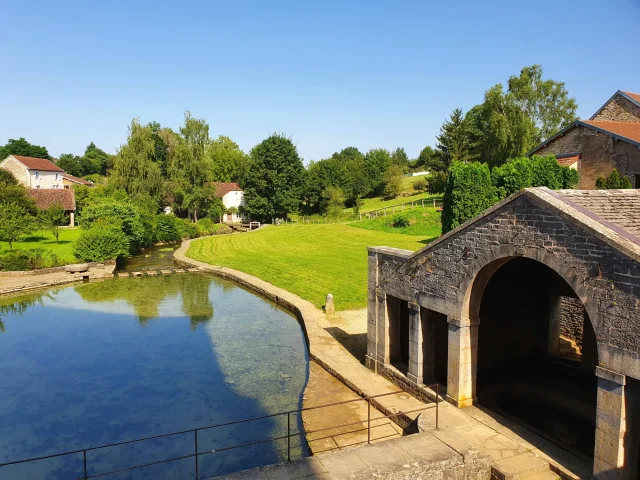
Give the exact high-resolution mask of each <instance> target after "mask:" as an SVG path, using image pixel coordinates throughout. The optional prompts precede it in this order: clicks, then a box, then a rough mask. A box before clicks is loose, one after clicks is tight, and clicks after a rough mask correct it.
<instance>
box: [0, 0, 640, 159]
mask: <svg viewBox="0 0 640 480" xmlns="http://www.w3.org/2000/svg"><path fill="white" fill-rule="evenodd" d="M0 14H1V15H2V17H3V21H2V28H1V29H0V65H1V67H0V71H1V74H0V113H1V115H0V144H3V143H5V142H6V140H7V139H8V138H18V137H20V136H23V137H25V138H27V140H29V141H30V142H32V143H37V144H40V145H44V146H46V147H47V148H48V149H49V152H50V153H51V154H52V155H54V156H58V155H60V154H61V153H66V152H71V153H75V154H81V153H82V152H83V150H84V147H85V146H86V145H87V144H88V143H89V142H91V141H94V142H95V143H96V144H97V145H98V146H99V147H101V148H103V149H104V150H106V151H108V152H111V153H114V152H115V151H116V149H117V147H118V146H119V145H120V144H122V143H123V142H124V141H125V138H126V129H127V125H128V124H129V122H130V121H131V119H132V118H134V117H138V118H140V120H141V121H142V122H148V121H151V120H156V121H158V122H160V123H161V124H162V125H166V126H170V127H173V128H177V127H178V126H179V124H180V123H181V121H182V117H183V112H184V111H185V110H187V109H188V110H190V111H191V112H192V113H193V114H194V115H195V116H197V117H204V118H205V119H206V120H208V122H209V124H210V126H211V132H212V135H214V136H215V135H218V134H224V135H228V136H230V137H231V138H233V139H234V140H235V141H236V142H238V143H239V144H240V146H241V147H242V148H243V149H244V150H247V151H248V150H249V149H251V147H253V146H254V145H255V144H257V143H258V142H260V141H261V140H262V139H264V138H266V137H267V136H268V135H269V134H270V133H272V132H283V133H286V134H287V135H289V136H290V137H291V138H292V139H293V141H294V143H295V144H296V145H297V146H298V149H299V152H300V154H301V156H302V157H303V158H304V159H305V162H308V161H309V160H312V159H320V158H324V157H327V156H329V155H331V153H333V152H334V151H337V150H340V149H342V148H343V147H346V146H349V145H354V146H356V147H358V148H359V149H361V150H362V151H366V150H368V149H370V148H375V147H384V148H389V149H393V148H395V147H397V146H402V147H405V149H406V150H407V153H408V154H409V156H410V157H415V156H417V154H418V152H419V151H420V149H421V148H422V147H424V146H425V145H428V144H431V145H433V144H434V143H435V135H436V134H437V133H438V130H439V127H440V125H441V124H442V122H443V120H444V119H445V118H446V117H447V116H448V115H449V114H450V113H451V111H452V110H453V109H454V108H456V107H460V108H462V109H464V110H465V111H466V110H467V109H469V108H470V107H472V106H473V105H475V104H477V103H479V102H481V101H482V97H483V94H484V91H485V90H487V89H488V88H489V87H491V86H492V85H494V84H496V83H499V82H505V81H506V80H507V78H508V76H509V75H511V74H515V73H517V72H519V70H520V68H522V67H523V66H524V65H530V64H533V63H541V64H542V65H543V67H544V71H545V76H546V77H550V78H553V79H555V80H562V81H564V82H565V83H566V84H567V88H568V90H569V92H570V94H571V95H572V96H574V97H575V98H576V99H577V100H578V104H579V110H578V114H579V115H580V116H581V117H589V116H590V115H591V114H592V113H593V112H594V111H595V110H596V109H597V108H598V107H599V106H600V105H601V104H602V103H604V101H605V100H607V99H608V98H609V97H610V96H611V95H612V94H613V93H614V92H615V91H616V90H618V89H622V90H630V91H636V92H639V93H640V48H639V46H640V0H607V1H602V0H598V1H595V0H579V1H576V0H566V1H558V0H555V1H550V0H540V1H527V2H524V1H518V0H516V1H484V2H479V1H475V0H468V1H438V2H433V1H427V0H422V1H386V2H381V1H375V0H373V1H372V0H367V1H348V0H344V1H333V0H329V1H322V2H309V1H304V0H295V1H287V2H285V1H278V0H271V1H266V0H265V1H235V2H234V1H224V2H217V1H205V0H201V1H189V0H183V1H172V2H165V1H154V2H140V1H120V0H114V1H108V2H86V1H78V2H66V1H64V0H60V1H56V2H53V1H48V0H47V1H38V2H36V1H28V0H25V1H20V2H17V1H14V2H9V1H5V2H2V5H1V6H0Z"/></svg>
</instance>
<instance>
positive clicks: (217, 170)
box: [207, 135, 248, 183]
mask: <svg viewBox="0 0 640 480" xmlns="http://www.w3.org/2000/svg"><path fill="white" fill-rule="evenodd" d="M207 156H208V158H209V159H210V160H211V164H212V172H211V175H212V178H213V179H214V180H215V181H217V182H240V183H244V182H243V180H244V176H245V172H246V169H247V162H248V157H247V155H246V154H245V153H244V152H243V151H242V150H240V147H239V146H238V144H237V143H236V142H234V141H233V140H231V139H230V138H229V137H225V136H224V135H220V136H219V137H218V138H216V139H215V140H214V141H213V142H211V144H210V145H209V147H208V148H207Z"/></svg>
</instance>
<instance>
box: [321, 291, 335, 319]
mask: <svg viewBox="0 0 640 480" xmlns="http://www.w3.org/2000/svg"><path fill="white" fill-rule="evenodd" d="M324 311H325V313H326V314H327V315H333V314H334V313H336V307H335V305H334V304H333V295H332V294H330V293H327V300H326V301H325V304H324Z"/></svg>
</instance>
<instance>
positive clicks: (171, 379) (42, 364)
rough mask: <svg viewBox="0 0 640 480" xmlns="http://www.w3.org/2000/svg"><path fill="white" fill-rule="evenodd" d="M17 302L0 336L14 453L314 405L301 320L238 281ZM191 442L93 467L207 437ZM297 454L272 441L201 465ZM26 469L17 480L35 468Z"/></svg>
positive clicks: (132, 285) (38, 468) (59, 472)
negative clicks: (307, 398)
mask: <svg viewBox="0 0 640 480" xmlns="http://www.w3.org/2000/svg"><path fill="white" fill-rule="evenodd" d="M4 300H6V299H4ZM13 300H14V302H13V303H10V305H11V306H12V307H13V310H10V309H9V310H3V311H4V312H5V313H3V315H2V320H3V324H4V328H5V330H6V332H5V333H0V378H2V380H3V381H2V382H0V395H2V398H3V407H2V409H0V463H2V462H5V461H12V460H15V459H21V458H30V457H35V456H40V455H48V454H54V453H57V452H61V451H67V450H75V449H78V448H85V447H87V446H93V445H102V444H107V443H112V442H118V441H125V440H130V439H135V438H141V437H145V436H151V435H158V434H163V433H168V432H171V431H177V430H182V429H186V428H194V427H198V426H203V425H211V424H217V423H225V422H229V421H233V420H239V419H245V418H251V417H258V416H262V415H269V414H274V413H278V412H281V411H287V410H295V409H297V408H299V407H300V402H301V395H302V392H303V390H304V387H305V384H306V378H307V369H308V355H307V351H306V346H305V344H304V337H303V334H302V331H301V329H300V326H299V325H298V323H297V321H296V320H295V318H293V317H292V316H291V315H289V314H287V313H285V312H283V311H281V310H280V309H278V308H277V307H276V306H274V305H273V304H270V303H269V302H267V301H265V300H263V299H261V298H259V297H257V296H255V295H253V294H251V293H249V292H247V291H245V290H243V289H241V288H239V287H237V286H235V285H233V284H231V283H229V282H225V281H221V280H218V279H215V278H213V277H209V276H206V275H203V274H195V273H190V274H184V275H170V276H158V277H141V278H119V279H112V280H111V279H110V280H105V281H97V282H91V283H87V284H82V285H78V286H75V287H66V288H61V289H57V290H55V291H51V292H48V293H46V294H36V295H34V294H32V295H26V296H21V297H14V298H13ZM20 302H22V303H20ZM283 374H284V375H288V376H289V378H286V379H285V378H283ZM27 405H28V408H25V406H27ZM292 417H293V416H292ZM296 420H297V419H296V418H294V419H293V421H294V423H292V428H293V429H295V428H301V426H300V425H298V426H297V427H296ZM298 420H299V419H298ZM283 431H285V432H286V418H276V419H267V420H263V421H261V422H260V423H259V424H258V425H253V424H251V423H249V424H240V425H238V426H236V427H233V428H232V427H225V428H223V429H214V430H211V431H205V432H201V433H200V436H199V439H198V441H199V445H200V448H201V449H203V450H214V449H220V448H224V447H225V446H230V445H235V444H238V443H248V442H251V441H255V440H260V439H263V438H267V437H270V436H279V435H282V433H283ZM256 435H258V436H259V437H260V438H256ZM183 440H184V439H182V440H181V439H172V440H171V441H168V442H165V443H161V442H160V444H158V445H150V444H149V442H147V443H144V444H139V445H136V447H135V448H130V449H125V450H122V451H121V450H118V451H117V452H112V453H110V454H107V452H104V456H96V457H94V458H93V459H92V460H91V462H90V463H91V465H92V466H93V468H95V469H96V471H108V470H115V469H117V468H118V467H119V466H121V465H134V464H136V463H144V462H146V461H148V462H151V461H155V460H159V459H163V458H168V456H172V454H173V453H175V454H176V455H175V456H179V455H180V454H181V453H180V452H182V450H181V449H183V448H185V447H184V445H183V444H184V442H187V443H188V444H189V445H191V444H192V441H193V439H192V437H191V439H190V442H191V443H189V442H188V441H187V440H184V441H183ZM180 442H182V443H180ZM181 445H182V446H181ZM285 452H286V450H285V451H283V450H282V449H281V448H276V447H274V445H271V444H264V445H262V446H260V447H259V448H257V447H251V448H250V449H236V450H229V451H227V452H219V453H217V454H216V455H211V456H208V457H206V456H205V457H203V458H202V459H201V460H200V469H201V473H203V474H206V475H207V476H215V475H222V474H225V473H228V472H231V471H235V470H237V469H239V468H249V467H251V466H258V465H260V464H266V463H272V462H274V461H279V460H282V459H283V457H282V455H283V454H284V453H285ZM295 452H296V450H294V453H295ZM297 452H298V454H299V449H298V450H297ZM114 458H118V460H117V465H116V464H114V463H111V462H112V461H114ZM141 460H142V461H141ZM177 463H180V462H177ZM74 465H75V464H74V463H73V462H70V461H68V460H67V461H62V460H60V461H59V462H58V463H56V462H53V463H51V462H48V463H47V465H45V466H43V465H37V464H31V465H27V466H26V467H24V468H28V469H30V470H29V474H31V475H32V476H33V478H51V479H62V478H75V477H81V476H82V472H77V471H76V470H75V468H76V467H74ZM45 467H46V468H51V470H46V471H45V470H44V469H45ZM12 468H13V467H12ZM191 469H192V464H191V463H189V464H188V465H187V466H185V462H183V464H182V465H171V464H167V465H160V466H158V467H153V470H152V472H149V471H147V472H146V473H145V472H134V473H132V474H131V475H132V476H130V477H127V478H132V479H134V478H136V479H137V478H167V479H170V478H187V477H188V476H189V475H192V472H191ZM143 470H144V469H143ZM16 472H18V470H12V471H11V472H7V474H9V475H10V477H8V478H22V477H23V476H26V475H27V474H26V473H25V471H24V470H21V471H20V472H18V473H16ZM77 473H79V475H77ZM3 475H4V471H3ZM11 475H13V476H12V477H11ZM145 475H151V477H149V476H145Z"/></svg>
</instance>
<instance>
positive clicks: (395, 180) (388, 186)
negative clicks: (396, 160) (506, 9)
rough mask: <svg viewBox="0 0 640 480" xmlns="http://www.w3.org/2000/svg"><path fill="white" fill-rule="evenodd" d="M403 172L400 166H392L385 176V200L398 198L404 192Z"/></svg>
mask: <svg viewBox="0 0 640 480" xmlns="http://www.w3.org/2000/svg"><path fill="white" fill-rule="evenodd" d="M403 176H404V175H403V171H402V167H401V166H400V165H391V166H390V167H389V169H388V170H387V171H386V172H385V174H384V192H383V195H384V197H385V198H396V197H397V196H398V195H400V192H401V191H402V178H403Z"/></svg>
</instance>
